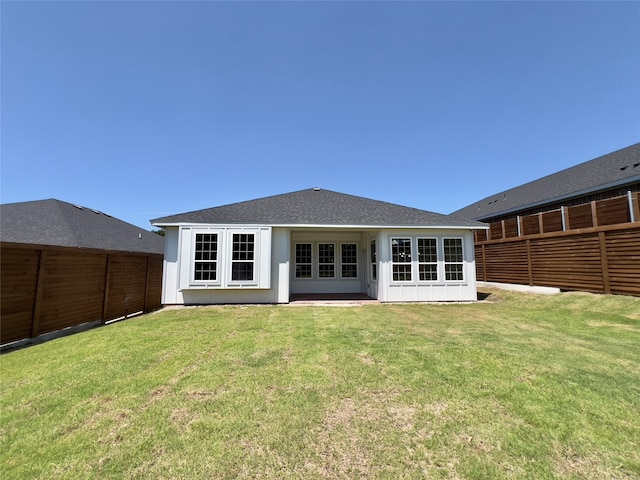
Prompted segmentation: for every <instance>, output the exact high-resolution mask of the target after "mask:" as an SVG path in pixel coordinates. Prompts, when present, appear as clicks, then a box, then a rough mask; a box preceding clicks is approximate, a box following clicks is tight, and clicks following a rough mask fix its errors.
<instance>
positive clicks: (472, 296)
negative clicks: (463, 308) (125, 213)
mask: <svg viewBox="0 0 640 480" xmlns="http://www.w3.org/2000/svg"><path fill="white" fill-rule="evenodd" d="M210 227H211V230H210V231H220V232H225V231H227V230H229V229H228V228H226V227H225V226H214V225H212V226H210ZM203 228H206V226H201V225H198V226H182V227H168V228H167V229H166V232H167V233H166V236H165V259H164V277H163V289H162V302H163V303H164V304H167V305H171V304H221V303H288V302H289V296H290V294H291V293H342V292H351V293H362V292H366V293H368V294H369V295H371V296H373V297H374V298H378V299H379V300H380V301H382V302H418V301H419V302H427V301H474V300H476V299H477V293H476V274H475V261H474V247H473V234H472V232H471V231H470V230H469V231H466V230H450V229H395V230H390V229H383V230H378V231H374V230H369V231H357V230H355V229H353V230H339V229H333V230H328V229H327V230H322V229H318V228H314V229H313V230H312V229H307V230H304V229H302V228H297V229H295V230H292V229H290V228H284V227H282V228H279V227H274V228H270V227H246V229H247V230H246V231H250V229H253V230H254V231H255V230H256V229H258V228H260V229H261V230H260V232H261V235H262V232H263V231H264V230H262V229H267V230H268V231H269V232H270V233H269V235H268V236H266V237H264V238H262V240H261V241H260V242H258V243H257V245H256V246H257V247H258V248H259V251H258V252H257V257H258V259H257V260H256V261H257V262H259V265H258V268H257V271H258V274H259V275H261V277H260V279H259V280H258V282H257V285H250V286H242V285H231V287H233V288H226V287H228V286H229V285H227V284H226V283H225V281H224V278H226V275H227V269H228V268H229V267H228V266H227V265H225V264H226V263H227V262H226V260H225V258H221V265H220V272H221V273H220V275H221V278H222V280H221V281H220V283H219V284H218V285H213V284H212V285H208V286H207V285H194V284H193V283H194V282H193V281H192V280H191V268H192V265H191V264H192V262H193V252H192V249H193V242H192V233H193V230H194V229H197V230H198V231H202V229H203ZM238 228H242V227H240V226H234V227H233V228H232V229H231V230H233V231H236V230H237V229H238ZM393 237H398V238H411V239H412V241H414V242H415V241H416V239H417V238H419V237H429V238H436V239H437V242H438V280H437V281H433V282H425V281H419V280H418V278H417V277H418V269H417V251H413V252H412V254H413V255H412V260H413V262H414V267H413V275H412V280H411V281H410V282H394V281H393V275H392V264H391V238H393ZM222 238H223V239H224V235H223V237H222ZM373 238H375V239H376V247H377V255H378V264H377V269H378V275H377V281H376V282H374V281H372V279H371V271H370V270H371V266H370V257H369V248H370V242H371V239H373ZM444 238H462V239H463V251H464V265H463V272H464V280H462V281H445V280H444V252H443V239H444ZM267 239H268V240H267ZM297 242H301V243H312V244H313V245H314V252H313V254H314V256H315V255H317V251H316V250H315V248H316V246H317V244H318V243H335V245H336V278H334V279H320V278H317V276H314V277H313V278H312V279H296V278H295V244H296V243H297ZM342 243H357V244H358V278H357V279H343V278H340V248H341V247H340V245H341V244H342ZM414 245H415V243H414ZM223 248H224V247H223ZM221 251H224V250H221ZM223 255H225V254H223ZM314 268H315V265H314Z"/></svg>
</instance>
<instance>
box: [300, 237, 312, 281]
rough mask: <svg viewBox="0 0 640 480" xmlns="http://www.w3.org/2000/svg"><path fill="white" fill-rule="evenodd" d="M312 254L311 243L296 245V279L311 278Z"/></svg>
mask: <svg viewBox="0 0 640 480" xmlns="http://www.w3.org/2000/svg"><path fill="white" fill-rule="evenodd" d="M311 252H312V250H311V244H310V243H296V278H311V276H312V273H311V266H312V254H311Z"/></svg>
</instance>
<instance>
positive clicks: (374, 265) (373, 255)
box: [369, 240, 378, 280]
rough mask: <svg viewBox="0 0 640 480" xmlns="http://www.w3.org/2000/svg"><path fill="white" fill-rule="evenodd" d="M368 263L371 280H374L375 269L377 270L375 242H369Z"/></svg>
mask: <svg viewBox="0 0 640 480" xmlns="http://www.w3.org/2000/svg"><path fill="white" fill-rule="evenodd" d="M370 255H371V256H370V259H369V260H370V261H371V280H375V279H376V278H377V274H378V272H377V268H378V259H377V253H376V241H375V240H371V252H370Z"/></svg>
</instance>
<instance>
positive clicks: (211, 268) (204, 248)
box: [193, 233, 218, 281]
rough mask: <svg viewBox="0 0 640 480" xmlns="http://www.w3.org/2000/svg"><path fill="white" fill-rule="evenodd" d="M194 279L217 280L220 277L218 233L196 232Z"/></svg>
mask: <svg viewBox="0 0 640 480" xmlns="http://www.w3.org/2000/svg"><path fill="white" fill-rule="evenodd" d="M194 267H195V268H194V276H193V279H194V280H198V281H199V280H208V281H216V280H217V278H218V234H216V233H198V234H196V246H195V264H194Z"/></svg>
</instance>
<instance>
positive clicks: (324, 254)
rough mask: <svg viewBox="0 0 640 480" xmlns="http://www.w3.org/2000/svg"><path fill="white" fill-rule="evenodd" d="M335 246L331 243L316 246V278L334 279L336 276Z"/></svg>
mask: <svg viewBox="0 0 640 480" xmlns="http://www.w3.org/2000/svg"><path fill="white" fill-rule="evenodd" d="M335 257H336V256H335V245H334V244H333V243H319V244H318V277H319V278H334V277H335V276H336V265H335V263H336V258H335Z"/></svg>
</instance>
